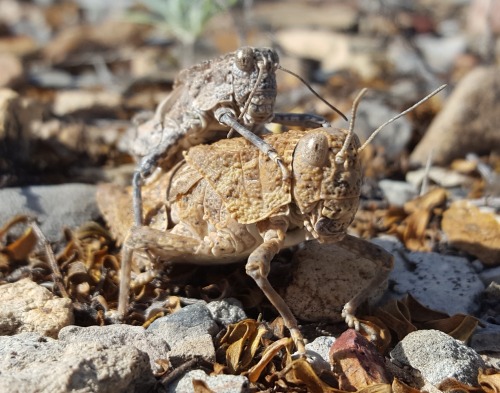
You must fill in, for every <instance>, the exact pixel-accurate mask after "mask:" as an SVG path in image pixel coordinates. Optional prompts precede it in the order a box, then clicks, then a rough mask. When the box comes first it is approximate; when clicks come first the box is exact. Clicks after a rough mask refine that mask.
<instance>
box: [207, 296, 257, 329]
mask: <svg viewBox="0 0 500 393" xmlns="http://www.w3.org/2000/svg"><path fill="white" fill-rule="evenodd" d="M207 308H208V310H209V311H210V314H211V315H212V318H213V319H214V321H216V322H217V323H220V324H221V325H224V326H228V325H231V324H233V323H236V322H239V321H241V320H243V319H246V318H247V315H246V314H245V311H243V308H242V305H241V302H240V301H239V300H237V299H234V298H228V299H223V300H217V301H214V302H210V303H208V304H207Z"/></svg>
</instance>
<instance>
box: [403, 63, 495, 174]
mask: <svg viewBox="0 0 500 393" xmlns="http://www.w3.org/2000/svg"><path fill="white" fill-rule="evenodd" d="M499 71H500V69H499V68H498V67H495V66H491V67H477V68H475V69H474V70H472V71H471V72H470V73H468V74H467V75H466V76H465V77H464V78H463V79H462V80H460V82H459V84H458V85H457V86H456V87H455V89H454V90H453V92H452V94H451V95H450V97H449V98H448V99H447V100H446V103H445V105H444V107H443V109H442V110H441V111H440V112H439V113H438V115H437V116H436V117H435V118H434V119H433V121H432V123H431V125H430V126H429V129H428V130H427V132H426V133H425V135H424V138H423V139H422V140H421V141H420V142H419V143H418V145H417V146H416V148H415V149H414V150H413V152H412V154H411V156H410V161H411V162H412V163H414V164H420V165H425V163H426V162H427V159H428V157H429V154H430V153H431V151H432V159H433V163H434V164H436V165H446V164H448V163H450V162H451V161H452V160H453V159H455V158H463V157H465V156H466V155H467V154H468V153H477V154H488V153H490V152H492V151H497V152H498V151H499V146H500V133H499V132H498V126H497V125H498V124H500V110H498V108H499V104H498V98H497V97H498V94H499V91H500V72H499ZM478 136H480V137H478Z"/></svg>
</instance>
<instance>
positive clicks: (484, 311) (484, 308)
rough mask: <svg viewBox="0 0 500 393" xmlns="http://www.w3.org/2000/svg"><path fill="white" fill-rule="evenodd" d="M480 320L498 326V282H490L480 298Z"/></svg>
mask: <svg viewBox="0 0 500 393" xmlns="http://www.w3.org/2000/svg"><path fill="white" fill-rule="evenodd" d="M478 316H479V317H480V318H481V319H483V320H485V321H488V322H491V323H496V324H497V325H500V282H495V281H493V282H491V283H490V284H489V285H488V287H487V288H486V289H485V290H484V292H483V293H482V296H481V311H480V313H479V315H478Z"/></svg>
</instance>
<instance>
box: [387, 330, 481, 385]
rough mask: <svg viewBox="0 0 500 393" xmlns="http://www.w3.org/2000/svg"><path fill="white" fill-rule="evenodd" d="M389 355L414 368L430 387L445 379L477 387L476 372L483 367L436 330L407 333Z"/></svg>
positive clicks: (461, 346) (473, 353)
mask: <svg viewBox="0 0 500 393" xmlns="http://www.w3.org/2000/svg"><path fill="white" fill-rule="evenodd" d="M390 356H391V359H392V361H396V362H399V363H400V364H403V365H407V366H411V367H413V368H416V369H418V370H419V371H420V372H421V373H422V376H423V377H424V379H426V380H427V381H428V382H430V383H431V384H432V385H434V386H437V385H439V384H440V383H441V382H443V381H444V380H445V379H446V378H454V379H457V380H458V381H460V382H463V383H466V384H469V385H473V386H477V384H478V382H477V375H478V371H479V369H480V368H484V366H485V365H484V362H483V360H482V359H481V357H480V356H479V355H478V354H477V353H476V351H474V350H473V349H472V348H469V347H467V346H466V345H465V344H463V343H462V342H460V341H459V340H455V339H454V338H452V337H451V336H449V335H447V334H446V333H443V332H440V331H438V330H418V331H416V332H412V333H410V334H408V335H407V336H406V337H405V338H404V339H403V340H402V341H400V342H399V343H398V344H397V345H396V347H395V348H394V349H393V350H392V351H391V353H390Z"/></svg>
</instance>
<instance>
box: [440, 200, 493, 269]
mask: <svg viewBox="0 0 500 393" xmlns="http://www.w3.org/2000/svg"><path fill="white" fill-rule="evenodd" d="M441 226H442V228H443V231H444V233H445V234H446V236H447V237H448V241H449V243H450V244H451V245H453V246H454V247H456V248H458V249H460V250H463V251H465V252H468V253H469V254H471V255H474V256H475V257H477V258H478V259H479V260H480V261H481V262H483V263H484V264H486V265H498V264H500V223H499V221H498V219H497V217H496V216H495V215H494V214H493V213H484V212H482V211H481V210H479V208H477V207H476V206H473V205H471V204H470V203H468V202H467V201H457V202H454V203H452V204H451V206H450V208H449V209H448V210H446V211H445V212H444V214H443V221H442V223H441Z"/></svg>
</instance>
